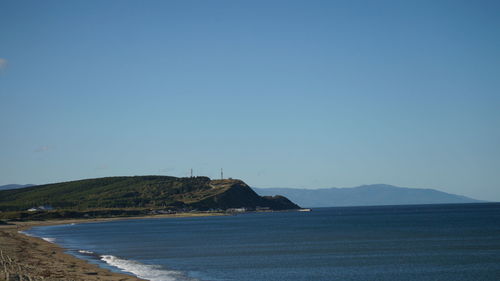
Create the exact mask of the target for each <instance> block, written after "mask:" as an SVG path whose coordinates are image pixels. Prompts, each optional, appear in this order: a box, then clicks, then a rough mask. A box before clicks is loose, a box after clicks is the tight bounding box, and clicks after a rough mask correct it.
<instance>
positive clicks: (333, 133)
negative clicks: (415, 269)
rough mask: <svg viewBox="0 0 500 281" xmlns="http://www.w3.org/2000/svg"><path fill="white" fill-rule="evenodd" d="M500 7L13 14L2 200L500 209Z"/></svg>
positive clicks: (105, 5)
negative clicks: (138, 190) (219, 200)
mask: <svg viewBox="0 0 500 281" xmlns="http://www.w3.org/2000/svg"><path fill="white" fill-rule="evenodd" d="M499 15H500V2H499V1H476V0H475V1H473V0H470V1H458V0H452V1H440V0H430V1H371V0H365V1H356V0H354V1H351V0H349V1H347V0H346V1H310V0H307V1H306V0H303V1H289V0H286V1H285V0H283V1H273V0H262V1H261V0H251V1H250V0H249V1H242V0H213V1H205V0H199V1H191V0H182V1H181V0H179V1H160V0H158V1H124V0H120V1H118V0H116V1H102V0H96V1H89V0H86V1H63V0H61V1H1V2H0V134H1V137H0V184H8V183H35V184H43V183H50V182H58V181H66V180H74V179H81V178H90V177H101V176H115V175H144V174H164V175H173V176H187V175H188V174H189V169H190V168H193V169H194V172H195V174H198V175H207V176H210V177H218V173H219V169H220V168H221V167H224V169H225V174H226V175H227V176H228V177H233V178H241V179H243V180H244V181H246V182H247V183H248V184H250V185H253V186H259V187H306V188H320V187H334V186H336V187H349V186H356V185H361V184H371V183H387V184H394V185H399V186H407V187H428V188H436V189H439V190H442V191H446V192H451V193H458V194H462V195H467V196H471V197H474V198H478V199H486V200H497V201H500V16H499Z"/></svg>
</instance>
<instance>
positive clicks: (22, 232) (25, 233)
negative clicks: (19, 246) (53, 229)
mask: <svg viewBox="0 0 500 281" xmlns="http://www.w3.org/2000/svg"><path fill="white" fill-rule="evenodd" d="M18 233H21V234H24V235H26V236H30V237H35V236H34V235H31V234H29V233H27V232H24V231H21V230H19V231H18Z"/></svg>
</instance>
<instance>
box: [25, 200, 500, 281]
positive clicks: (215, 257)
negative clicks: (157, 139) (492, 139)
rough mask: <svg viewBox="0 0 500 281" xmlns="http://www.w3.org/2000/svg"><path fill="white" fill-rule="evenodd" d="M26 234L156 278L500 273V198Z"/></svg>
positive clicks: (304, 279) (456, 278)
mask: <svg viewBox="0 0 500 281" xmlns="http://www.w3.org/2000/svg"><path fill="white" fill-rule="evenodd" d="M26 234H28V235H33V236H38V237H42V238H44V239H45V240H47V241H49V242H52V243H57V244H59V245H61V246H62V247H64V248H66V249H67V252H68V253H70V254H72V255H74V256H76V257H78V258H81V259H85V260H88V261H89V262H91V263H95V264H98V265H99V266H101V267H104V268H108V269H110V270H112V271H115V272H122V273H128V274H132V275H136V276H138V277H141V278H144V279H147V280H153V281H160V280H163V281H183V280H184V281H187V280H189V281H194V280H200V281H203V280H205V281H222V280H224V281H230V280H231V281H233V280H234V281H259V280H262V281H282V280H296V281H326V280H328V281H330V280H339V281H346V280H370V281H372V280H406V281H408V280H415V281H417V280H418V281H420V280H426V281H429V280H436V281H437V280H439V281H447V280H449V281H460V280H467V281H469V280H483V281H484V280H500V203H484V204H446V205H407V206H377V207H342V208H318V209H313V210H312V211H311V212H269V213H247V214H238V215H232V216H216V217H214V216H212V217H187V218H162V219H130V220H122V221H110V222H99V223H81V224H78V223H77V224H67V225H55V226H43V227H35V228H32V229H30V230H28V231H26Z"/></svg>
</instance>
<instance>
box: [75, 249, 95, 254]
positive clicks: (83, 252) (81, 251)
mask: <svg viewBox="0 0 500 281" xmlns="http://www.w3.org/2000/svg"><path fill="white" fill-rule="evenodd" d="M78 252H79V253H81V254H87V255H92V254H93V253H94V252H92V251H87V250H78Z"/></svg>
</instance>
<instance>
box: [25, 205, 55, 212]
mask: <svg viewBox="0 0 500 281" xmlns="http://www.w3.org/2000/svg"><path fill="white" fill-rule="evenodd" d="M50 210H54V208H53V207H52V206H50V205H44V206H38V207H33V208H29V209H28V210H27V211H28V212H37V211H50Z"/></svg>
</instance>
